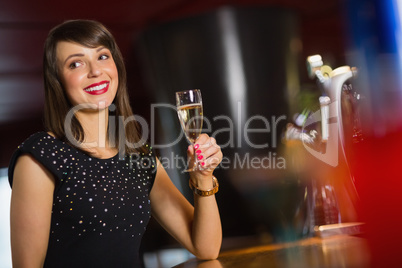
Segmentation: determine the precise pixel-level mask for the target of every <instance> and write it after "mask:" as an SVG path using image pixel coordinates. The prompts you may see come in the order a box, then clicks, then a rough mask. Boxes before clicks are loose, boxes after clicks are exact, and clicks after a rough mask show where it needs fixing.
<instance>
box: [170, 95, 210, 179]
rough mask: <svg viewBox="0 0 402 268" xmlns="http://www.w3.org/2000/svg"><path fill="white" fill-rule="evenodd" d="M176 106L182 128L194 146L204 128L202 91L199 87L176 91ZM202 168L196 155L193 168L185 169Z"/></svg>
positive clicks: (194, 169)
mask: <svg viewBox="0 0 402 268" xmlns="http://www.w3.org/2000/svg"><path fill="white" fill-rule="evenodd" d="M176 107H177V115H178V116H179V120H180V125H181V128H182V129H183V132H184V134H185V136H186V138H187V140H188V141H189V142H190V143H191V144H192V145H193V146H194V144H195V141H196V140H197V139H198V137H199V136H200V135H201V130H202V122H203V111H202V98H201V91H200V90H199V89H191V90H186V91H180V92H176ZM194 152H195V149H194ZM200 169H201V167H200V166H199V162H198V159H197V157H195V163H194V166H193V168H192V169H188V170H185V171H186V172H189V171H196V170H200Z"/></svg>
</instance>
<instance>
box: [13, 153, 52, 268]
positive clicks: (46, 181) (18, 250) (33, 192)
mask: <svg viewBox="0 0 402 268" xmlns="http://www.w3.org/2000/svg"><path fill="white" fill-rule="evenodd" d="M54 187H55V184H54V179H53V176H52V175H51V173H50V172H49V171H48V170H47V169H45V168H44V167H43V166H42V165H41V164H39V163H38V162H37V161H36V160H35V159H34V158H33V157H32V156H30V155H22V156H20V157H19V158H18V161H17V164H16V166H15V170H14V179H13V188H12V194H11V215H10V220H11V251H12V260H13V267H16V268H19V267H24V268H25V267H35V268H37V267H43V263H44V261H45V257H46V251H47V246H48V240H49V230H50V219H51V212H52V204H53V191H54Z"/></svg>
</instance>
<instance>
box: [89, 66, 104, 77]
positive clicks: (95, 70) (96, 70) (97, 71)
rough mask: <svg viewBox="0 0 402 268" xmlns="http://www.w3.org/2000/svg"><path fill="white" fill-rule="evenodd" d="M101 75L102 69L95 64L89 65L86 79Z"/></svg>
mask: <svg viewBox="0 0 402 268" xmlns="http://www.w3.org/2000/svg"><path fill="white" fill-rule="evenodd" d="M101 74H102V69H101V68H100V66H98V64H97V63H90V64H89V71H88V77H97V76H99V75H101Z"/></svg>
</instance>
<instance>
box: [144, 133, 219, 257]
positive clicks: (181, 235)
mask: <svg viewBox="0 0 402 268" xmlns="http://www.w3.org/2000/svg"><path fill="white" fill-rule="evenodd" d="M197 143H198V144H199V145H200V148H199V149H198V150H200V151H201V153H200V155H202V156H203V159H202V162H204V163H205V164H204V168H205V170H203V171H196V172H191V174H190V177H191V178H190V179H192V180H193V181H194V183H195V184H196V185H197V186H198V188H199V189H201V190H208V189H211V188H212V172H213V170H214V169H215V168H216V166H217V165H218V164H219V163H220V161H221V159H222V152H221V150H220V148H219V146H217V145H216V143H215V140H214V139H213V138H209V137H208V136H207V135H205V134H203V135H202V136H201V137H200V138H199V139H198V140H197ZM193 154H194V152H193V147H192V146H189V149H188V155H189V157H193ZM150 198H151V204H152V213H153V216H154V217H155V218H156V220H157V221H158V222H159V223H160V224H161V225H162V226H163V227H164V228H165V229H166V230H167V231H168V232H169V233H170V234H171V235H172V236H173V237H174V238H175V239H176V240H177V241H179V242H180V243H181V244H182V245H183V246H184V247H185V248H187V249H188V250H189V251H190V252H191V253H193V254H194V255H195V256H196V257H198V258H200V259H215V258H217V257H218V254H219V250H220V247H221V243H222V227H221V221H220V216H219V211H218V206H217V203H216V199H215V196H214V195H212V196H205V197H201V196H198V195H196V194H194V207H193V206H192V205H191V204H190V203H189V202H188V201H187V200H186V198H185V197H184V196H183V195H182V194H181V193H180V191H179V190H178V189H177V188H176V187H175V186H174V185H173V183H172V182H171V180H170V178H169V176H168V175H167V173H166V171H165V170H164V168H163V167H162V165H161V164H160V163H159V161H158V170H157V175H156V178H155V183H154V186H153V188H152V191H151V194H150Z"/></svg>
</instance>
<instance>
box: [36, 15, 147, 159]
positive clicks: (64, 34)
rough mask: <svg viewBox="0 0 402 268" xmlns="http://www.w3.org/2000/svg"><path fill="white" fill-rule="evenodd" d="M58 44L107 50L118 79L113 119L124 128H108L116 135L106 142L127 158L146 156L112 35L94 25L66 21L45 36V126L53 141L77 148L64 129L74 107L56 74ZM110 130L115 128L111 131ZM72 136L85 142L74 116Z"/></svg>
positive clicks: (99, 25)
mask: <svg viewBox="0 0 402 268" xmlns="http://www.w3.org/2000/svg"><path fill="white" fill-rule="evenodd" d="M61 41H67V42H74V43H77V44H80V45H83V46H85V47H89V48H96V47H99V46H103V47H105V48H107V49H109V50H110V52H111V54H112V57H113V60H114V62H115V64H116V68H117V71H118V79H119V84H118V88H117V93H116V97H115V99H114V101H113V104H114V105H115V110H114V115H115V116H116V118H118V119H120V120H123V122H124V125H125V127H124V130H122V129H119V126H120V127H121V125H122V124H113V126H111V124H109V126H108V133H114V134H115V135H108V138H109V142H110V144H114V145H116V147H117V148H119V149H120V151H121V149H123V148H124V150H125V153H126V154H132V153H138V152H142V153H145V152H147V151H148V150H147V149H146V147H145V146H144V145H143V144H144V142H143V141H142V140H141V137H140V135H139V133H140V131H139V127H138V124H137V122H136V120H133V112H132V109H131V106H130V102H129V96H128V91H127V75H126V68H125V65H124V60H123V56H122V55H121V52H120V49H119V48H118V46H117V44H116V41H115V39H114V37H113V36H112V34H111V33H110V32H109V30H108V29H107V28H106V27H105V26H104V25H102V24H101V23H99V22H97V21H92V20H69V21H66V22H64V23H62V24H60V25H58V26H56V27H55V28H53V29H52V30H51V31H50V32H49V34H48V37H47V39H46V41H45V46H44V55H43V76H44V87H45V110H44V124H45V128H46V130H47V131H49V132H52V133H53V134H54V135H55V136H56V138H59V139H61V140H63V141H65V142H67V143H69V144H71V145H73V146H75V147H76V148H77V146H76V145H75V144H72V143H71V142H69V140H68V139H67V135H66V130H65V128H64V122H65V119H66V116H67V114H68V112H69V111H70V110H71V109H72V108H73V106H72V104H71V103H70V101H69V100H68V98H67V95H66V92H65V90H64V87H63V84H62V83H61V79H60V77H59V74H58V67H57V66H58V64H57V55H56V48H57V44H58V42H61ZM126 119H128V120H126ZM110 128H114V130H113V129H110ZM122 132H123V133H122ZM71 133H72V135H73V136H74V138H75V140H76V141H78V142H82V141H84V140H85V137H84V130H83V127H82V126H81V124H80V122H79V121H78V119H77V118H76V117H75V116H73V118H72V121H71ZM111 139H112V140H111ZM126 140H127V142H128V144H131V145H133V144H136V145H137V146H128V145H127V143H126ZM77 149H81V148H77Z"/></svg>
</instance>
